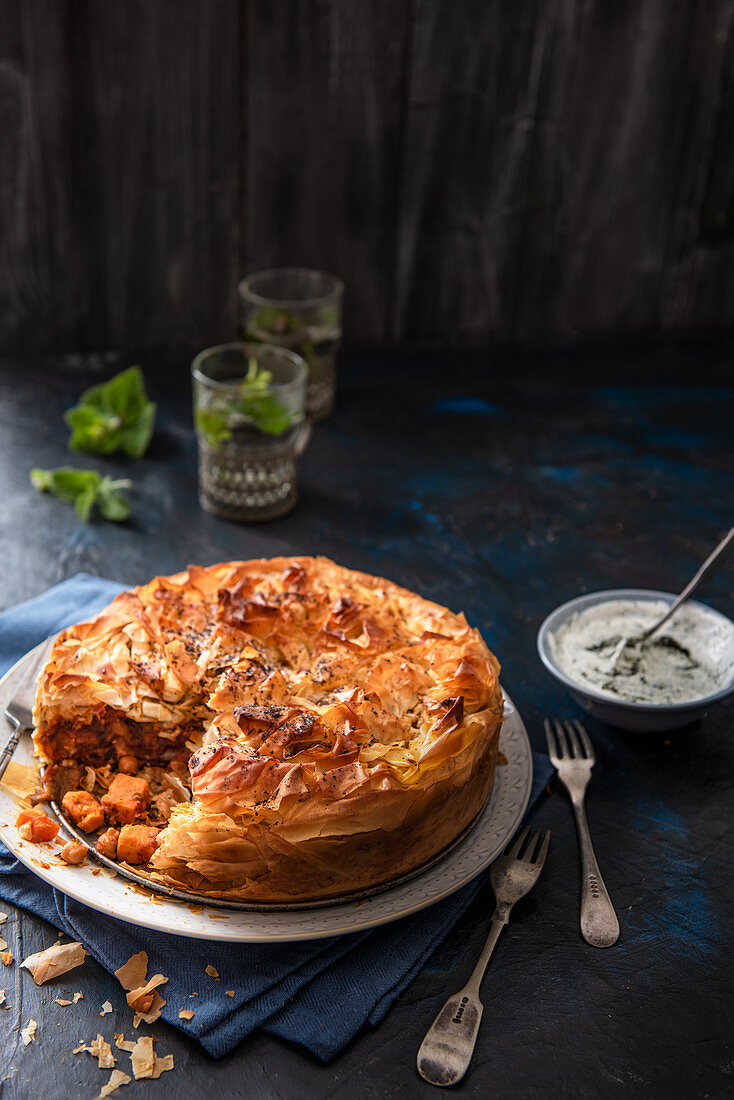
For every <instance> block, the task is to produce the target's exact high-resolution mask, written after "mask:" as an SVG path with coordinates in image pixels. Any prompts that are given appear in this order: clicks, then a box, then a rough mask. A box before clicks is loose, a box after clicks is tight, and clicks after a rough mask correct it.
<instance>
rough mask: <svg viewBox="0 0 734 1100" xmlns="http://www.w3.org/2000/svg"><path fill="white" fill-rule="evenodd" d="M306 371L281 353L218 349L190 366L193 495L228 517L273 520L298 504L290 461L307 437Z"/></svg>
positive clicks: (266, 348) (249, 347)
mask: <svg viewBox="0 0 734 1100" xmlns="http://www.w3.org/2000/svg"><path fill="white" fill-rule="evenodd" d="M307 374H308V369H307V367H306V364H305V363H304V361H303V359H302V358H301V357H300V356H298V355H296V354H295V353H294V352H292V351H289V350H288V349H286V348H281V347H276V346H270V345H262V346H258V345H250V344H223V345H220V346H218V347H214V348H208V349H207V350H206V351H203V352H201V354H200V355H197V357H196V359H195V360H194V362H193V364H192V377H193V385H194V424H195V427H196V435H197V439H198V444H199V496H200V500H201V503H202V506H203V507H204V508H205V509H206V510H207V511H209V512H212V513H214V514H216V515H220V516H224V517H225V518H228V519H241V520H259V519H272V518H275V517H276V516H279V515H283V514H284V513H285V512H287V511H290V509H291V508H292V507H293V505H294V504H295V501H296V460H297V458H298V457H299V456H300V454H301V453H302V451H303V450H304V448H305V446H306V443H307V441H308V436H309V433H310V426H309V422H308V421H307V419H306V415H305V396H306V379H307Z"/></svg>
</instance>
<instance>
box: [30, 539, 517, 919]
mask: <svg viewBox="0 0 734 1100" xmlns="http://www.w3.org/2000/svg"><path fill="white" fill-rule="evenodd" d="M498 674H499V665H498V663H497V661H496V659H495V658H494V656H493V655H492V654H491V653H490V651H489V649H488V648H487V646H486V645H485V643H484V641H483V640H482V638H481V636H480V634H479V633H478V632H477V631H476V630H473V629H472V628H471V627H470V626H469V625H468V623H467V621H466V619H465V618H464V616H463V615H455V614H453V613H452V612H451V611H448V610H447V609H446V608H444V607H441V606H439V605H438V604H435V603H431V602H429V601H428V600H424V599H421V598H420V597H419V596H416V595H414V594H413V593H412V592H409V591H407V590H406V589H404V588H399V587H398V586H397V585H395V584H392V583H391V582H390V581H387V580H383V579H381V578H379V577H373V576H370V575H369V574H366V573H358V572H354V571H352V570H349V569H345V568H342V567H341V566H338V565H336V564H335V563H334V562H332V561H329V560H328V559H326V558H308V557H299V558H292V559H291V558H274V559H270V560H258V561H245V562H225V563H222V564H220V565H214V566H211V567H208V568H201V567H198V566H191V567H189V569H188V570H187V571H186V572H184V573H179V574H177V575H175V576H172V577H156V578H155V579H154V580H152V581H150V583H149V584H146V585H144V586H142V587H140V588H135V589H133V590H132V591H129V592H123V593H121V595H119V596H118V597H117V598H116V599H115V600H114V601H113V602H112V603H111V604H110V605H109V607H107V608H106V609H105V610H104V611H102V612H101V613H100V614H99V615H97V616H96V617H95V618H94V619H92V620H90V621H89V622H85V623H80V624H79V625H77V626H72V627H69V628H68V629H67V630H65V631H63V633H62V634H61V635H60V636H59V638H58V640H57V642H56V644H55V646H54V648H53V652H52V655H51V658H50V660H49V662H48V664H47V666H46V668H45V670H44V672H43V674H42V676H41V679H40V681H39V689H38V694H37V699H36V707H35V722H36V733H35V737H34V741H35V747H36V751H37V753H38V755H39V756H40V757H41V758H42V759H43V760H44V761H45V762H46V764H47V765H48V767H47V770H46V776H47V785H48V784H49V783H50V785H51V789H52V790H53V789H54V782H56V784H57V796H58V794H59V791H58V785H59V784H61V789H62V790H63V788H64V787H66V788H67V789H68V787H69V775H70V774H71V775H72V776H74V769H75V768H76V769H78V768H79V767H80V766H91V767H92V768H98V769H99V768H103V769H104V768H107V774H108V776H109V774H110V773H111V772H113V771H115V770H117V769H119V770H120V771H121V772H122V771H126V772H128V773H129V772H130V771H132V770H135V769H136V768H140V769H145V768H147V769H148V771H147V773H146V774H150V772H151V768H153V770H154V771H155V768H159V769H160V768H166V769H170V770H171V771H172V772H175V771H176V769H177V768H178V769H179V770H185V768H186V767H188V772H189V774H190V784H191V792H192V800H191V801H190V802H189V801H180V802H178V803H177V804H175V805H174V806H173V809H172V812H171V813H170V817H169V819H168V822H167V824H164V827H163V828H162V829H161V831H160V832H159V833H158V834H157V838H156V843H157V847H156V850H155V852H154V854H153V855H152V858H151V859H150V862H149V863H148V865H147V868H148V870H149V871H150V872H151V874H152V876H153V878H155V879H158V880H159V881H161V882H164V883H166V884H168V885H176V886H178V887H182V888H185V889H187V890H189V891H194V892H197V893H201V894H203V895H207V896H210V897H216V898H230V899H240V900H245V901H248V900H250V901H258V902H260V901H298V900H306V899H314V898H324V897H328V896H330V895H336V894H342V893H348V892H350V891H354V890H359V889H363V888H365V887H370V886H373V885H376V884H378V883H382V882H385V881H387V880H390V879H393V878H395V877H397V876H399V875H402V874H404V873H406V872H408V871H410V870H413V869H414V868H416V867H418V866H420V865H421V864H423V863H425V862H426V861H427V860H429V859H430V858H431V857H432V856H434V855H435V854H437V853H438V852H440V851H441V850H442V849H444V848H445V847H446V846H447V845H448V844H449V843H450V842H451V841H452V840H454V839H455V838H456V837H457V836H458V835H459V834H460V833H461V832H462V830H463V829H464V828H465V827H466V826H467V825H468V824H469V823H470V822H471V821H472V819H473V818H474V817H475V816H476V815H477V813H478V812H479V810H480V809H481V808H482V806H483V804H484V802H485V801H486V799H487V797H488V795H489V793H490V791H491V788H492V784H493V781H494V775H495V768H496V764H497V755H498V748H497V746H498V740H499V730H500V724H501V721H502V694H501V691H500V688H499V682H498ZM131 761H132V762H133V764H132V767H131V764H130V762H131ZM74 783H75V779H74V778H72V779H71V785H74ZM103 801H104V800H103Z"/></svg>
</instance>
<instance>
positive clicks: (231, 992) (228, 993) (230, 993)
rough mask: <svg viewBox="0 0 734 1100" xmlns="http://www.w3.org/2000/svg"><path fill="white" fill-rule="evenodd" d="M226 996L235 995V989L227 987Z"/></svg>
mask: <svg viewBox="0 0 734 1100" xmlns="http://www.w3.org/2000/svg"><path fill="white" fill-rule="evenodd" d="M224 996H225V997H234V989H225V991H224Z"/></svg>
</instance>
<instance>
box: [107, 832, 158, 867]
mask: <svg viewBox="0 0 734 1100" xmlns="http://www.w3.org/2000/svg"><path fill="white" fill-rule="evenodd" d="M157 847H158V829H154V828H153V827H152V825H123V827H122V828H121V829H120V839H119V840H118V842H117V858H118V859H120V860H124V861H125V863H147V862H148V860H149V859H150V857H151V856H152V855H153V852H154V851H155V850H156V848H157Z"/></svg>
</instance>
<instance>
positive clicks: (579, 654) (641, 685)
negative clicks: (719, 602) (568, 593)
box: [548, 598, 734, 705]
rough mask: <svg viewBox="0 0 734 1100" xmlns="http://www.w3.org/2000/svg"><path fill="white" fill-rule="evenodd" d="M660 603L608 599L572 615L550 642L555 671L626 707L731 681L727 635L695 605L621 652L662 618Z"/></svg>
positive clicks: (678, 699)
mask: <svg viewBox="0 0 734 1100" xmlns="http://www.w3.org/2000/svg"><path fill="white" fill-rule="evenodd" d="M668 607H669V604H667V603H666V602H665V601H664V600H635V599H621V598H620V599H610V600H608V601H605V602H603V603H598V604H593V605H592V606H589V607H586V608H584V609H583V610H582V611H578V612H576V614H574V615H571V616H570V618H568V619H567V620H566V621H565V622H564V623H562V624H561V626H559V627H558V629H557V630H556V631H554V633H553V634H552V635H551V636H550V637H549V639H548V641H549V648H550V650H551V652H552V655H553V657H554V659H555V661H556V663H557V665H558V667H559V668H560V670H561V671H562V672H564V673H565V674H566V676H568V677H569V678H570V679H572V680H573V681H575V682H576V683H577V684H578V685H579V687H582V688H583V687H585V688H587V689H590V690H593V691H595V692H598V693H599V694H601V695H604V696H606V697H607V698H609V699H617V700H620V701H624V702H628V703H648V704H649V703H661V704H668V705H670V704H672V703H688V702H694V701H695V700H697V699H704V698H706V696H708V695H712V694H714V693H715V692H717V691H719V690H721V689H722V688H724V687H726V686H727V685H728V683H729V682H730V680H731V678H732V666H733V665H734V652H733V651H732V650H733V647H732V637H731V631H730V630H728V629H727V626H726V624H725V621H722V620H721V619H720V617H719V616H718V615H716V614H715V613H714V612H708V610H707V609H706V608H705V607H704V606H702V605H701V604H691V603H687V604H684V605H683V606H682V607H681V608H680V609H679V610H678V611H677V612H676V613H675V615H674V616H673V617H672V619H670V620H669V622H667V623H666V624H665V626H664V627H662V629H661V630H660V631H659V632H658V633H657V634H654V635H653V636H652V638H650V639H649V640H648V641H647V642H646V643H645V645H644V646H639V645H637V646H634V647H631V648H627V647H625V649H624V652H623V653H622V654H621V656H620V645H621V643H622V641H623V639H629V638H634V637H635V635H639V634H641V633H643V631H645V630H646V629H647V628H648V627H651V626H652V625H653V624H654V623H655V622H656V620H658V619H660V618H662V616H663V615H664V614H665V612H666V610H667V608H668Z"/></svg>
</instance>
